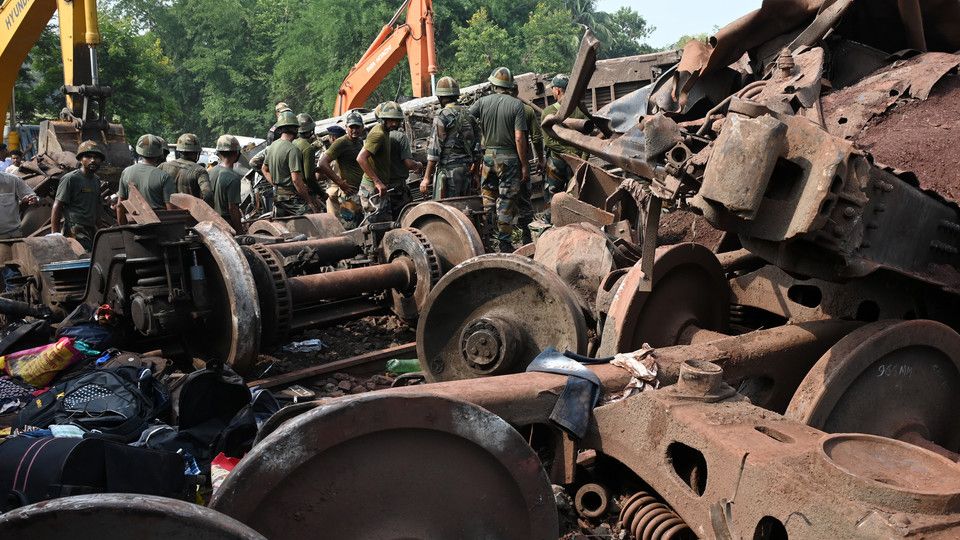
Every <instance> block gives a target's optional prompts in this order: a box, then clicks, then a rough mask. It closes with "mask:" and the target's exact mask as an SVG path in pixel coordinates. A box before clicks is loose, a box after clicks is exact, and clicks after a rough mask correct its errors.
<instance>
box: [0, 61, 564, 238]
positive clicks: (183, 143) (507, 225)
mask: <svg viewBox="0 0 960 540" xmlns="http://www.w3.org/2000/svg"><path fill="white" fill-rule="evenodd" d="M488 81H489V82H490V84H491V86H492V90H493V91H492V92H491V93H490V94H488V95H485V96H483V97H480V98H479V99H477V100H476V101H475V102H474V103H473V104H472V105H470V106H469V107H465V106H463V105H460V104H459V98H460V88H459V85H458V83H457V81H456V80H454V79H453V78H451V77H443V78H441V79H440V80H439V81H438V82H437V85H436V91H435V94H436V96H437V98H438V99H439V102H440V107H441V108H440V110H439V111H438V112H437V114H436V116H435V118H434V120H433V124H432V133H431V136H430V139H429V145H428V148H427V164H426V166H425V167H424V165H423V164H421V163H420V162H418V161H416V160H414V159H413V154H412V152H411V144H410V140H409V138H408V137H407V135H406V133H405V130H404V129H402V125H403V122H404V119H405V115H404V112H403V110H402V109H401V108H400V106H399V105H398V104H397V103H396V102H393V101H387V102H385V103H381V104H380V105H378V106H377V108H376V109H375V111H374V112H375V116H376V119H377V123H376V125H375V126H373V127H372V128H371V129H370V130H369V131H366V129H365V125H364V121H363V118H362V116H361V114H360V113H359V112H358V111H351V112H349V113H348V114H347V115H346V116H345V117H344V119H343V126H342V127H341V126H340V125H334V126H330V127H329V128H328V129H327V132H328V134H329V139H328V141H327V142H328V146H327V147H326V148H325V149H322V148H321V149H318V147H317V145H316V141H315V133H314V132H315V128H316V124H315V123H314V121H313V119H312V118H311V117H310V116H309V115H307V114H300V115H295V114H294V113H293V111H292V110H291V109H290V107H289V106H287V104H286V103H283V102H281V103H278V104H277V107H276V109H275V112H276V116H277V121H276V123H275V124H274V125H273V127H272V128H271V129H270V133H269V135H268V141H269V146H268V147H267V148H266V150H265V151H264V152H262V153H261V154H260V155H258V156H256V157H255V158H254V159H252V160H251V166H252V167H253V168H255V169H256V168H259V170H260V171H261V172H262V174H263V176H264V177H265V178H266V180H267V181H268V182H269V184H270V185H271V190H272V192H273V194H274V196H273V206H274V215H275V216H277V217H285V216H296V215H302V214H306V213H311V212H323V211H328V212H332V213H335V214H336V215H338V216H339V217H340V219H341V220H342V221H344V223H345V225H347V226H348V227H349V226H356V225H359V224H360V222H361V221H362V220H363V219H366V220H367V221H370V222H377V221H390V220H395V219H397V217H398V214H399V212H400V210H401V209H402V208H403V207H404V206H405V205H406V204H408V203H409V202H410V201H411V200H412V196H411V193H410V191H409V189H408V187H407V178H408V177H409V173H410V172H415V173H423V180H422V182H421V183H420V191H421V192H422V193H423V194H424V195H428V196H431V197H432V198H435V199H443V198H449V197H461V196H467V195H476V194H477V193H479V194H480V195H481V196H482V198H483V204H484V209H485V210H486V211H487V213H488V216H489V220H490V224H491V225H492V226H493V227H494V228H495V230H496V231H497V233H496V234H497V241H498V243H499V248H500V250H501V251H503V252H510V251H513V250H514V245H513V240H512V236H513V231H514V222H516V223H517V225H518V226H519V228H520V231H521V235H520V236H521V242H522V243H528V242H530V241H531V232H530V223H531V222H532V220H533V217H534V213H533V208H532V205H531V200H530V189H531V186H530V165H529V163H530V159H531V158H535V159H536V163H538V164H540V165H541V166H542V167H543V168H544V173H545V177H544V180H545V189H544V191H545V199H546V203H547V207H548V208H549V203H550V199H551V198H552V196H553V194H555V193H558V192H560V191H563V190H564V189H565V188H566V184H567V182H568V181H569V180H570V177H571V176H572V171H571V170H570V167H569V166H568V165H567V163H566V162H565V161H564V160H563V159H562V158H561V155H562V154H564V153H576V152H577V150H576V149H575V148H572V147H569V146H567V145H565V144H563V143H562V142H560V141H557V140H554V139H552V138H551V137H549V136H544V135H543V134H542V133H541V131H540V119H539V117H538V114H537V112H536V111H535V110H534V109H533V107H531V106H530V105H529V104H525V103H524V102H523V101H521V100H520V99H518V98H517V85H516V83H515V82H514V79H513V75H512V74H511V73H510V70H509V69H507V68H505V67H500V68H497V69H495V70H494V71H493V72H492V73H491V75H490V77H489V78H488ZM551 82H552V84H551V86H552V92H553V95H554V97H555V98H556V100H557V103H559V102H560V100H561V99H562V98H563V93H564V91H565V90H566V87H567V83H568V79H567V77H566V76H565V75H562V74H561V75H557V76H556V77H554V78H553V80H552V81H551ZM557 106H558V105H557V104H553V105H551V106H549V107H547V108H546V109H545V110H544V111H543V114H544V115H547V114H552V113H555V112H556V110H557ZM201 150H202V149H201V145H200V142H199V140H198V138H197V136H196V135H194V134H192V133H185V134H183V135H181V136H180V137H179V138H178V139H177V143H176V150H175V152H176V155H175V159H173V160H168V159H167V157H168V153H169V149H168V148H167V144H166V142H165V141H164V140H163V139H162V138H160V137H158V136H156V135H151V134H146V135H143V136H141V137H140V138H139V139H138V140H137V142H136V145H135V147H134V151H135V152H136V154H137V155H138V156H139V159H138V162H137V163H135V164H133V165H131V166H129V167H127V168H126V169H124V170H123V172H122V174H121V177H120V185H119V190H118V194H117V195H118V199H119V200H118V204H116V218H117V222H118V223H120V224H125V223H127V215H126V210H125V206H124V205H123V204H120V203H122V202H123V201H124V200H126V199H128V198H129V197H130V196H131V189H132V188H135V189H136V190H137V191H138V192H139V194H140V195H141V196H142V197H143V199H144V200H145V201H146V203H147V204H149V205H150V207H151V208H153V209H155V210H162V209H173V208H174V207H173V205H172V204H171V202H170V198H171V196H172V195H173V194H174V193H177V192H179V193H186V194H190V195H193V196H195V197H198V198H200V199H203V200H204V201H205V202H207V203H208V204H209V205H210V206H211V207H213V208H214V209H215V210H216V211H217V212H218V213H219V214H220V215H221V216H222V217H223V218H224V219H225V220H226V221H227V222H228V223H230V224H231V225H232V226H233V227H234V229H235V230H236V231H238V232H240V231H243V230H244V228H243V222H242V214H241V211H240V184H241V179H242V177H241V175H240V174H239V173H238V172H237V171H236V170H234V165H235V164H236V163H237V161H238V160H239V157H240V145H239V143H238V141H237V139H236V138H235V137H233V136H230V135H223V136H221V137H220V138H218V139H217V142H216V152H217V156H218V158H219V161H218V163H217V165H216V166H215V167H213V168H211V169H209V170H208V169H207V168H205V167H204V166H203V165H201V164H199V163H198V161H199V157H200V154H201ZM318 150H320V152H319V157H318ZM76 156H77V160H78V162H79V165H80V166H79V168H78V169H76V170H74V171H71V172H69V173H67V174H66V175H64V176H63V178H61V180H60V183H59V186H58V189H57V192H56V197H55V202H54V205H53V209H52V211H51V230H52V233H53V234H63V235H66V236H70V237H73V238H75V239H76V240H77V241H78V242H80V244H81V245H82V246H83V247H84V248H85V249H87V250H90V249H91V248H92V243H93V236H94V233H95V231H96V227H97V222H98V218H99V217H100V216H99V215H98V213H99V212H100V209H101V207H102V204H101V202H102V201H101V182H100V178H99V177H98V176H97V171H98V170H99V168H100V166H101V164H102V163H103V161H104V159H105V158H106V155H105V153H104V151H103V149H102V148H101V147H100V146H99V144H97V143H96V142H94V141H84V142H82V143H81V144H80V146H79V148H78V151H77V154H76ZM11 178H14V177H12V176H11ZM6 180H8V179H5V180H4V181H5V182H6ZM20 183H22V181H21V182H20ZM0 184H2V182H0ZM324 184H326V187H323V185H324ZM3 189H4V187H3V185H0V191H3ZM11 190H12V192H13V195H14V196H15V198H16V200H17V201H18V202H26V203H31V202H33V201H35V199H36V197H35V196H33V193H32V191H30V190H29V188H28V187H26V185H25V184H24V185H23V186H20V185H19V184H14V183H11V187H10V190H8V191H11ZM0 196H2V193H0ZM0 202H2V201H0ZM544 219H545V220H549V212H547V213H546V214H545V215H544ZM8 228H9V227H8ZM17 233H18V231H15V230H11V231H9V232H3V236H6V237H9V235H10V234H14V235H16V234H17Z"/></svg>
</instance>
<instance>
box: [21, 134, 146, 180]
mask: <svg viewBox="0 0 960 540" xmlns="http://www.w3.org/2000/svg"><path fill="white" fill-rule="evenodd" d="M106 125H107V129H105V130H104V129H99V128H98V127H94V126H89V127H83V128H80V129H78V128H77V123H76V122H70V121H63V120H44V121H43V122H40V136H39V145H38V153H39V154H41V155H46V156H49V157H50V158H51V159H53V160H54V161H55V162H57V163H69V162H71V161H74V160H75V159H76V158H75V154H76V151H77V147H79V146H80V143H81V142H82V141H86V140H94V141H97V142H98V143H100V144H101V145H102V147H103V149H104V151H105V152H106V154H107V159H106V160H105V161H104V163H103V165H102V166H101V168H100V171H99V172H98V174H99V175H100V178H102V179H103V180H104V181H106V182H108V183H109V184H110V185H111V187H113V188H114V189H115V188H116V187H117V184H118V183H119V181H120V173H121V172H122V171H123V169H124V167H126V166H128V165H131V164H133V156H132V154H131V153H130V146H129V145H128V144H127V139H126V136H125V133H124V131H123V126H122V125H120V124H106Z"/></svg>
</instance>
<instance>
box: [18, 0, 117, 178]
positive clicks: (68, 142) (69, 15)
mask: <svg viewBox="0 0 960 540" xmlns="http://www.w3.org/2000/svg"><path fill="white" fill-rule="evenodd" d="M2 2H3V3H2V4H0V66H3V68H2V69H0V118H6V117H7V111H8V107H9V106H10V104H11V100H12V98H13V88H14V84H15V83H16V80H17V74H18V72H19V71H20V66H21V65H22V64H23V62H24V60H26V58H27V54H28V53H29V52H30V49H32V48H33V46H34V45H35V44H36V43H37V40H38V39H39V38H40V34H41V32H42V31H43V29H44V27H46V25H47V23H48V22H49V21H50V19H51V18H52V17H53V15H54V13H57V14H58V19H59V25H60V49H61V53H62V55H63V93H64V97H65V98H66V107H64V109H63V110H62V111H61V112H60V117H59V119H57V120H45V121H43V122H41V123H40V136H39V140H38V144H37V153H38V154H39V155H41V156H49V157H50V158H51V159H52V160H53V161H55V162H58V163H65V162H69V161H70V154H72V153H74V152H76V150H77V146H79V144H80V142H81V141H84V140H87V139H92V140H96V141H98V142H99V143H100V144H102V145H103V147H104V149H105V150H106V153H107V159H106V162H105V163H104V168H103V169H101V173H102V175H103V176H104V177H105V178H110V179H112V178H113V177H114V176H117V177H118V176H119V171H120V169H121V168H122V167H125V166H127V165H129V164H130V163H131V162H132V160H131V155H130V149H129V146H127V141H126V137H125V134H124V131H123V126H121V125H119V124H111V123H109V121H108V116H107V114H106V101H107V98H108V97H110V95H111V94H112V92H113V90H112V88H110V87H109V86H101V85H100V80H99V74H98V71H99V69H98V64H97V46H98V45H99V44H100V28H99V24H98V22H97V2H96V0H2ZM9 124H10V127H11V128H13V126H14V125H15V122H14V119H12V118H11V119H10V121H9ZM11 142H14V141H11ZM14 146H15V145H14Z"/></svg>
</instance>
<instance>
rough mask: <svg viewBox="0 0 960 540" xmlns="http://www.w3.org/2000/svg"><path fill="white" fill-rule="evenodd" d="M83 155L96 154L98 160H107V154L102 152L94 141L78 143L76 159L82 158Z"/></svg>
mask: <svg viewBox="0 0 960 540" xmlns="http://www.w3.org/2000/svg"><path fill="white" fill-rule="evenodd" d="M84 154H96V155H98V156H100V159H107V154H105V153H104V152H103V148H100V145H99V144H97V142H96V141H83V142H82V143H80V146H78V147H77V159H80V158H81V157H83V155H84Z"/></svg>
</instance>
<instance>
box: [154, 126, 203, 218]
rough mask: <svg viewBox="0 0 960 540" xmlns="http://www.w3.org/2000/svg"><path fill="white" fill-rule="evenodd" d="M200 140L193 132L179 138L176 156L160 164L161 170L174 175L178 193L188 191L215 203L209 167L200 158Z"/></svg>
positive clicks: (187, 192)
mask: <svg viewBox="0 0 960 540" xmlns="http://www.w3.org/2000/svg"><path fill="white" fill-rule="evenodd" d="M201 150H202V148H201V147H200V141H199V140H198V139H197V136H196V135H194V134H193V133H184V134H183V135H180V137H179V138H178V139H177V149H176V158H177V159H175V160H173V161H165V162H163V163H161V164H160V170H161V171H163V172H165V173H167V174H169V175H170V176H172V177H173V179H174V181H175V182H176V185H177V193H186V194H187V195H193V196H194V197H197V198H200V199H203V200H204V201H205V202H206V203H207V204H210V205H212V204H213V188H212V187H211V186H210V176H209V175H208V174H207V169H205V168H204V167H203V165H200V164H199V163H197V161H199V160H200V151H201Z"/></svg>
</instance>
